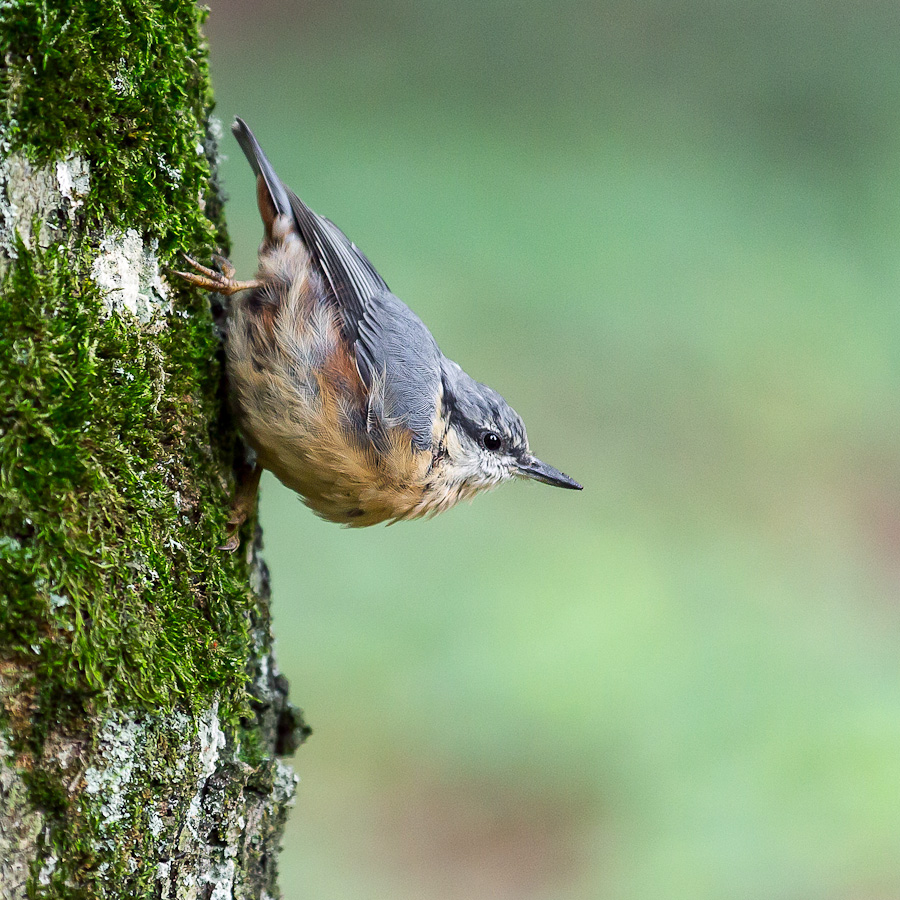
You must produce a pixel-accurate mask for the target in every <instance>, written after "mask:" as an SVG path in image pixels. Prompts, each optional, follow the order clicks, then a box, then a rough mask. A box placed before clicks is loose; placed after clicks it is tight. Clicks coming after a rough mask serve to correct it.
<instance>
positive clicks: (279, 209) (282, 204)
mask: <svg viewBox="0 0 900 900" xmlns="http://www.w3.org/2000/svg"><path fill="white" fill-rule="evenodd" d="M231 131H232V133H233V134H234V136H235V138H236V139H237V142H238V143H239V144H240V145H241V150H243V151H244V156H246V157H247V162H249V163H250V165H251V166H252V168H253V172H254V174H256V175H257V177H259V176H262V179H263V181H264V182H265V184H266V188H267V189H268V192H269V197H270V198H271V199H272V203H273V204H274V205H275V210H276V213H277V214H278V215H282V216H291V215H292V212H291V201H290V199H289V197H288V192H287V188H285V186H284V185H283V184H282V183H281V179H280V178H279V177H278V176H277V175H276V174H275V169H273V168H272V163H270V162H269V159H268V157H267V156H266V154H265V153H263V150H262V147H260V146H259V141H258V140H257V139H256V135H254V134H253V132H252V131H251V130H250V129H249V128H248V127H247V123H246V122H245V121H244V120H243V119H241V118H238V117H237V116H236V117H235V119H234V124H233V125H232V126H231Z"/></svg>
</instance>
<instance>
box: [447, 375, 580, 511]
mask: <svg viewBox="0 0 900 900" xmlns="http://www.w3.org/2000/svg"><path fill="white" fill-rule="evenodd" d="M444 363H445V364H444V404H445V410H446V415H447V418H448V422H449V427H448V430H447V447H446V453H447V456H448V460H447V466H448V469H449V472H448V474H449V475H450V476H451V478H452V479H453V481H454V482H457V483H461V484H462V485H464V488H465V490H466V492H468V493H475V492H477V491H480V490H485V489H488V488H491V487H494V486H495V485H497V484H500V483H501V482H503V481H507V480H509V479H511V478H517V477H518V478H530V479H533V480H535V481H542V482H544V484H550V485H553V486H554V487H561V488H569V489H571V490H578V491H580V490H581V485H580V484H579V483H578V482H577V481H575V480H574V479H572V478H569V476H568V475H564V474H563V473H562V472H560V471H559V470H558V469H554V468H553V466H549V465H547V463H544V462H541V460H539V459H538V458H537V457H536V456H535V455H534V454H533V453H532V452H531V451H530V450H529V448H528V435H527V434H526V433H525V425H524V423H523V422H522V419H521V418H520V416H519V415H518V413H517V412H516V411H515V410H514V409H513V408H512V407H511V406H510V405H509V404H508V403H507V402H506V400H504V399H503V397H501V396H500V394H498V393H497V391H495V390H493V388H489V387H488V386H487V385H485V384H480V383H479V382H477V381H475V380H474V379H472V378H471V377H470V376H469V375H467V374H466V373H465V372H464V371H463V370H462V369H461V368H460V367H459V366H458V365H457V364H456V363H454V362H451V361H450V360H445V361H444Z"/></svg>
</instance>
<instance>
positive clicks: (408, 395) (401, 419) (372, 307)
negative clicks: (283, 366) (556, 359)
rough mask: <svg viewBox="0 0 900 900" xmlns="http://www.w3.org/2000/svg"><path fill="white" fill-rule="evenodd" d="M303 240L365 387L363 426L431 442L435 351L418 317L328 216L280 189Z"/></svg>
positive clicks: (437, 374)
mask: <svg viewBox="0 0 900 900" xmlns="http://www.w3.org/2000/svg"><path fill="white" fill-rule="evenodd" d="M288 196H289V197H290V203H291V209H292V211H293V213H294V220H295V221H296V223H297V227H298V229H299V230H300V236H301V237H302V238H303V242H304V243H305V244H306V246H307V247H308V248H309V250H310V253H311V254H312V257H313V260H314V262H315V264H316V265H317V266H318V268H319V269H320V270H321V272H322V274H323V275H324V276H325V280H326V281H327V283H328V285H329V286H330V288H331V292H332V296H333V299H334V303H335V305H336V306H337V308H338V310H339V311H340V314H341V320H342V323H343V327H344V337H345V338H346V340H347V341H348V343H349V344H350V346H351V347H353V350H354V353H355V355H356V365H357V368H358V369H359V374H360V377H361V378H362V380H363V382H364V383H365V385H366V387H367V388H368V390H369V411H368V412H369V416H368V419H369V430H370V432H371V433H372V435H373V438H375V437H377V432H378V430H379V426H385V427H390V426H392V425H396V424H402V425H404V426H406V427H407V428H408V429H409V430H410V431H411V432H412V436H413V443H414V444H415V445H416V446H417V447H419V448H421V449H423V450H424V449H428V448H430V447H431V444H432V431H433V425H434V416H435V408H436V404H437V399H438V395H439V393H440V389H441V361H440V360H441V354H440V350H438V347H437V344H436V343H435V340H434V338H433V337H432V336H431V332H430V331H429V330H428V329H427V328H426V327H425V324H424V323H423V322H422V320H421V319H420V318H419V317H418V316H417V315H416V314H415V313H414V312H413V311H412V310H411V309H410V308H409V307H408V306H407V305H406V304H405V303H404V302H403V301H402V300H400V299H399V298H398V297H395V296H394V295H393V294H392V293H391V292H390V290H389V289H388V286H387V284H385V282H384V279H383V278H382V277H381V276H380V275H379V274H378V272H377V271H376V270H375V267H374V266H373V265H372V263H370V262H369V260H368V259H366V257H365V255H364V254H363V253H362V251H361V250H359V249H358V248H357V247H356V245H355V244H353V243H351V242H350V240H349V239H348V238H347V236H346V235H345V234H344V232H343V231H341V230H340V228H338V227H337V225H335V224H334V223H333V222H331V221H329V220H328V219H326V218H323V217H322V216H319V215H316V213H314V212H313V211H312V210H311V209H310V208H309V207H308V206H307V205H306V204H305V203H304V202H303V201H302V200H301V199H300V198H299V197H297V196H296V194H294V193H292V192H290V191H288Z"/></svg>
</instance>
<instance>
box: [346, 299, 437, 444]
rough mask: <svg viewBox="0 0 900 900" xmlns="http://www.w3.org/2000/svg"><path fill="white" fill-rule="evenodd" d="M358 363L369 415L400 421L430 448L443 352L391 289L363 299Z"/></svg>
mask: <svg viewBox="0 0 900 900" xmlns="http://www.w3.org/2000/svg"><path fill="white" fill-rule="evenodd" d="M357 329H358V332H359V338H358V339H357V341H356V344H355V349H356V364H357V367H358V368H359V373H360V375H361V376H362V378H363V380H364V381H365V382H366V384H367V385H368V386H369V397H370V400H369V412H370V418H371V417H372V416H374V417H375V419H376V420H380V421H381V422H382V423H384V424H385V425H388V426H390V425H393V424H395V423H402V424H403V425H405V426H406V427H407V428H408V429H409V430H410V431H411V432H412V435H413V443H414V444H415V445H416V446H417V447H419V448H420V449H422V450H427V449H430V448H431V445H432V433H433V427H434V417H435V415H436V407H437V401H438V397H439V395H440V391H441V352H440V350H438V346H437V344H436V343H435V340H434V338H433V337H432V336H431V332H430V331H429V330H428V329H427V328H426V327H425V324H424V323H423V322H422V320H421V319H420V318H419V317H418V316H417V315H416V314H415V313H414V312H413V311H412V310H411V309H410V308H409V307H408V306H407V305H406V304H405V303H404V302H403V301H402V300H400V299H399V298H397V297H395V296H394V295H393V294H392V293H391V292H390V291H388V290H382V291H379V292H377V293H375V294H372V295H371V296H369V297H368V298H366V301H365V304H364V308H363V314H362V316H361V317H360V319H359V320H358V322H357Z"/></svg>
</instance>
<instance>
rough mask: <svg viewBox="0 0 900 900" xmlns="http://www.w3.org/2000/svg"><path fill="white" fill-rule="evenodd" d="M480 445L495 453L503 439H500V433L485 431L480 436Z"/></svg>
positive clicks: (501, 444)
mask: <svg viewBox="0 0 900 900" xmlns="http://www.w3.org/2000/svg"><path fill="white" fill-rule="evenodd" d="M481 446H482V447H484V449H485V450H490V451H491V453H495V452H496V451H497V450H499V449H500V448H501V447H502V446H503V441H502V440H500V435H499V434H497V433H496V432H494V431H486V432H485V433H484V434H483V435H482V436H481Z"/></svg>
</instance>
